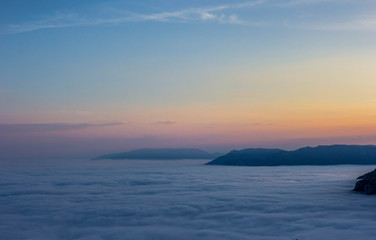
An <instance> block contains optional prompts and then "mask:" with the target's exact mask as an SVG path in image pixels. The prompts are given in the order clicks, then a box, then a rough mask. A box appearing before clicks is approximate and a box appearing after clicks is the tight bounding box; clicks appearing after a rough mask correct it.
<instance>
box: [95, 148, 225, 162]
mask: <svg viewBox="0 0 376 240" xmlns="http://www.w3.org/2000/svg"><path fill="white" fill-rule="evenodd" d="M220 155H222V154H221V153H212V154H211V153H208V152H205V151H203V150H200V149H195V148H143V149H137V150H133V151H129V152H122V153H113V154H107V155H102V156H99V157H96V158H94V159H93V160H99V159H160V160H163V159H214V158H216V157H218V156H220Z"/></svg>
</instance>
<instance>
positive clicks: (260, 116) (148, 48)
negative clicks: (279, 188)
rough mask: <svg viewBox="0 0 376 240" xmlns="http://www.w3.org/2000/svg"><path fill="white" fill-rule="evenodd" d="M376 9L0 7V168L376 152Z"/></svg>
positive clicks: (262, 2)
mask: <svg viewBox="0 0 376 240" xmlns="http://www.w3.org/2000/svg"><path fill="white" fill-rule="evenodd" d="M375 11H376V2H375V1H374V0H278V1H277V0H254V1H245V0H243V1H242V0H238V1H220V0H217V1H213V0H200V1H198V0H197V1H196V0H193V1H182V0H175V1H172V0H160V1H136V0H134V1H133V0H128V1H94V0H90V1H85V0H83V1H73V0H67V1H47V0H45V1H41V0H40V1H26V0H25V1H22V0H17V1H13V0H12V1H10V0H9V1H7V0H4V1H1V2H0V56H1V57H0V150H1V151H0V152H1V153H0V158H2V159H12V158H17V157H19V158H27V157H29V158H33V157H34V158H39V157H88V156H95V155H96V154H103V153H108V152H111V151H119V150H131V149H135V148H143V147H199V148H202V149H205V150H208V151H219V152H226V151H228V150H231V149H234V148H236V149H240V148H245V147H279V148H283V149H295V148H297V147H302V146H306V145H319V144H334V143H346V144H376V124H375V123H376V95H375V90H376V17H375V16H376V14H375Z"/></svg>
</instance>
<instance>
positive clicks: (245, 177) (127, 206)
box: [0, 160, 376, 240]
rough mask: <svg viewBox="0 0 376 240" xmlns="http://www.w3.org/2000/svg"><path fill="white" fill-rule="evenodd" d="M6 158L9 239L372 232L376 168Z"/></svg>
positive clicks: (1, 228)
mask: <svg viewBox="0 0 376 240" xmlns="http://www.w3.org/2000/svg"><path fill="white" fill-rule="evenodd" d="M205 162H206V161H202V160H189V161H188V160H178V161H146V160H141V161H140V160H130V161H129V160H124V161H108V160H103V161H90V160H77V161H74V162H72V161H68V160H67V161H60V162H58V163H57V162H44V163H39V164H35V163H33V164H31V163H27V161H24V162H16V163H14V162H12V163H10V162H9V161H5V162H0V164H1V168H0V169H1V170H0V236H1V239H4V240H7V239H38V240H40V239H48V240H53V239H81V240H83V239H87V240H89V239H90V240H96V239H150V240H151V239H152V240H158V239H161V240H163V239H187V240H191V239H213V240H214V239H215V240H221V239H223V240H228V239H237V240H238V239H239V240H241V239H252V240H253V239H254V240H258V239H260V240H261V239H262V240H269V239H270V240H276V239H286V240H287V239H289V240H295V239H299V240H309V239H320V240H324V239H343V240H346V239H348V240H354V239H362V240H367V239H374V237H375V236H376V214H375V213H376V212H375V203H376V198H375V196H366V195H362V194H359V193H355V192H352V191H351V189H352V188H353V186H354V183H355V178H356V177H357V176H359V175H361V174H363V173H365V172H368V171H370V170H373V169H374V168H375V166H296V167H295V166H294V167H291V166H289V167H231V166H206V165H203V163H205Z"/></svg>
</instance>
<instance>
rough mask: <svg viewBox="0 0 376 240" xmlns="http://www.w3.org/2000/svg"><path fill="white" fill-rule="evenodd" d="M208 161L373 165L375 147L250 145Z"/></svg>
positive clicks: (251, 164)
mask: <svg viewBox="0 0 376 240" xmlns="http://www.w3.org/2000/svg"><path fill="white" fill-rule="evenodd" d="M207 164H209V165H232V166H279V165H338V164H363V165H365V164H376V146H374V145H366V146H361V145H331V146H318V147H305V148H300V149H298V150H295V151H284V150H281V149H264V148H249V149H244V150H240V151H236V150H234V151H231V152H229V153H228V154H226V155H224V156H221V157H218V158H216V159H214V160H213V161H211V162H208V163H207Z"/></svg>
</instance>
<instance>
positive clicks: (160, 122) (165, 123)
mask: <svg viewBox="0 0 376 240" xmlns="http://www.w3.org/2000/svg"><path fill="white" fill-rule="evenodd" d="M175 123H176V122H175V121H158V122H155V123H154V124H155V125H172V124H175Z"/></svg>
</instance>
